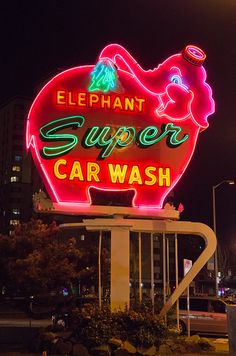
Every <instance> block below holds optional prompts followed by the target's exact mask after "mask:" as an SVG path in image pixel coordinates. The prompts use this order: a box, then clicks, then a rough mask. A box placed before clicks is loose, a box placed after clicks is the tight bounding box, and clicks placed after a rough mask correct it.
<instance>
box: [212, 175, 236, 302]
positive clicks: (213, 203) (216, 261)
mask: <svg viewBox="0 0 236 356" xmlns="http://www.w3.org/2000/svg"><path fill="white" fill-rule="evenodd" d="M223 183H227V184H229V185H233V184H235V182H234V180H232V179H226V180H222V181H221V182H220V183H218V184H216V185H213V187H212V205H213V230H214V232H215V235H216V198H215V191H216V188H218V187H219V186H220V185H222V184H223ZM214 259H215V261H214V262H215V283H216V296H217V297H218V292H219V288H218V247H216V250H215V255H214Z"/></svg>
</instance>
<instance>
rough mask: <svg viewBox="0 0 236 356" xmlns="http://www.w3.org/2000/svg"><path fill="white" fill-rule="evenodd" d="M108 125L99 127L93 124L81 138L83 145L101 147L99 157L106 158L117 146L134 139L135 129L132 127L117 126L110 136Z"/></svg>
mask: <svg viewBox="0 0 236 356" xmlns="http://www.w3.org/2000/svg"><path fill="white" fill-rule="evenodd" d="M110 131H111V127H110V126H105V127H103V128H100V127H98V126H94V127H92V128H91V129H89V130H88V131H87V133H86V135H85V137H84V139H83V145H84V147H85V148H86V147H92V146H97V147H99V148H100V147H101V148H102V151H101V153H100V156H101V158H106V157H108V156H110V155H111V153H112V152H113V150H114V149H115V148H116V147H117V148H119V147H126V146H129V145H130V144H131V143H132V142H133V141H134V139H135V134H136V130H135V128H134V127H125V126H123V127H119V128H118V130H117V131H116V132H115V133H114V134H113V135H112V136H111V135H110V134H109V133H110Z"/></svg>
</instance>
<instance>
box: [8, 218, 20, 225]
mask: <svg viewBox="0 0 236 356" xmlns="http://www.w3.org/2000/svg"><path fill="white" fill-rule="evenodd" d="M19 223H20V220H17V219H12V220H10V225H14V226H15V225H18V224H19Z"/></svg>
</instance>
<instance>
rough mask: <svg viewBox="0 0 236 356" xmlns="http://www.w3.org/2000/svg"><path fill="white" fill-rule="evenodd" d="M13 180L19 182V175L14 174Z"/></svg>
mask: <svg viewBox="0 0 236 356" xmlns="http://www.w3.org/2000/svg"><path fill="white" fill-rule="evenodd" d="M11 182H19V177H16V176H12V177H11Z"/></svg>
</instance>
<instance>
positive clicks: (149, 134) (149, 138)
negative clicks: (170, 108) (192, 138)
mask: <svg viewBox="0 0 236 356" xmlns="http://www.w3.org/2000/svg"><path fill="white" fill-rule="evenodd" d="M158 133H159V132H158V128H157V127H156V126H148V127H146V128H145V129H143V130H142V131H141V132H140V133H139V136H138V138H139V142H140V144H141V146H143V147H146V146H152V145H154V144H155V143H157V142H159V141H160V140H162V139H163V138H164V137H167V144H168V146H170V147H177V146H179V145H181V143H183V142H184V141H186V140H187V139H188V137H189V135H187V134H185V135H184V136H183V137H182V138H180V139H179V138H178V135H179V134H180V133H181V128H180V127H179V126H175V125H174V124H172V123H168V124H167V125H164V126H163V129H162V132H161V133H160V135H159V136H158V137H156V136H157V135H158Z"/></svg>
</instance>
